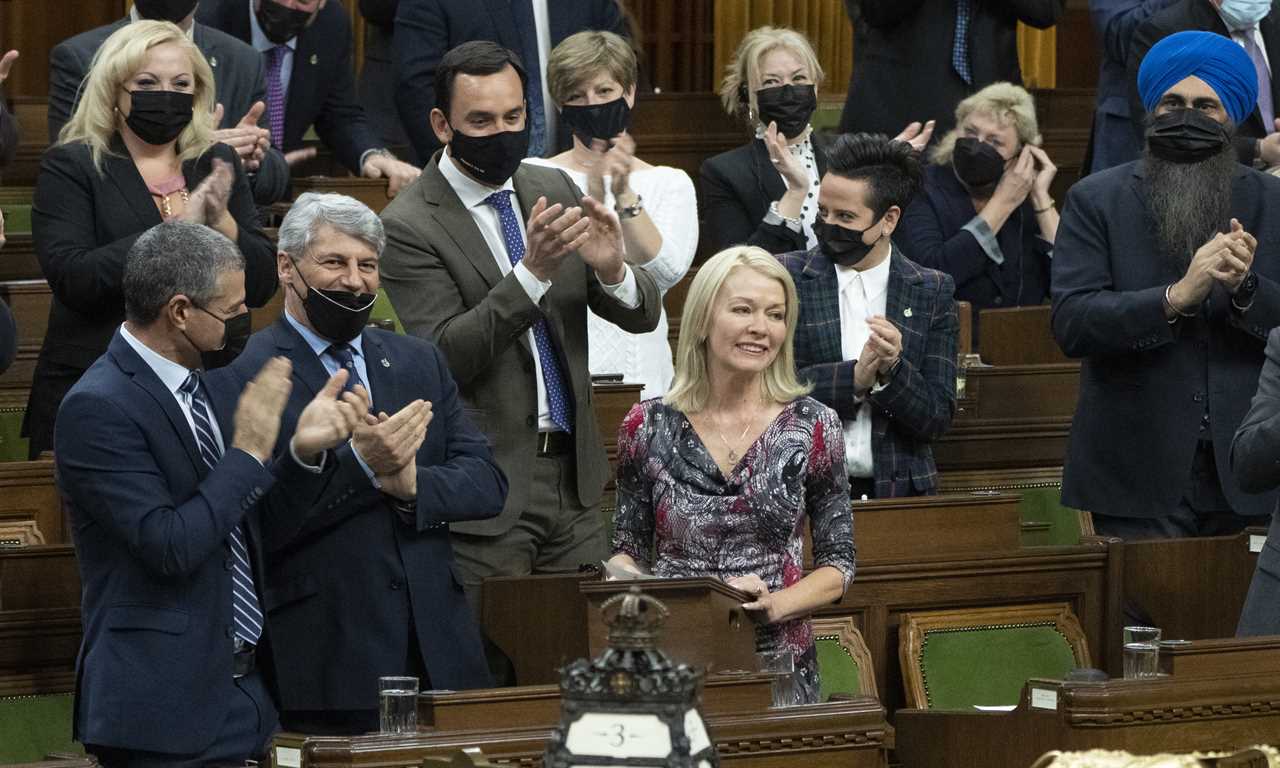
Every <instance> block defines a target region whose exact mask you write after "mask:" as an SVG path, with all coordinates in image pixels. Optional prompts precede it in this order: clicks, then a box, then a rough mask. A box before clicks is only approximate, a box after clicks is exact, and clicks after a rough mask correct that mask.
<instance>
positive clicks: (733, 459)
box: [715, 413, 760, 466]
mask: <svg viewBox="0 0 1280 768" xmlns="http://www.w3.org/2000/svg"><path fill="white" fill-rule="evenodd" d="M759 415H760V414H759V413H754V414H752V415H751V418H750V419H747V424H746V426H744V427H743V428H742V434H740V435H738V439H737V440H735V441H733V442H732V443H730V442H729V441H728V440H726V439H725V436H724V432H723V431H721V429H720V424H719V423H717V424H716V425H715V428H716V435H717V436H719V438H720V442H722V443H724V447H725V448H728V449H729V463H730V464H732V465H734V466H737V464H738V459H739V458H741V457H740V456H738V450H737V448H736V446H737V445H738V444H739V443H741V442H742V440H743V438H745V437H746V436H747V430H749V429H751V425H752V424H754V423H755V421H756V418H757V417H758V416H759Z"/></svg>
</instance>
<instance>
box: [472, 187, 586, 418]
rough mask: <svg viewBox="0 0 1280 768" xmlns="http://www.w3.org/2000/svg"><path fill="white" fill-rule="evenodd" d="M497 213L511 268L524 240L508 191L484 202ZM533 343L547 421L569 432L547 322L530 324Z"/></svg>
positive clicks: (568, 413) (542, 319)
mask: <svg viewBox="0 0 1280 768" xmlns="http://www.w3.org/2000/svg"><path fill="white" fill-rule="evenodd" d="M484 201H485V203H487V204H488V205H492V206H493V207H494V208H495V209H496V210H497V211H498V221H499V222H500V223H501V224H502V240H503V242H505V243H506V245H507V257H508V258H510V259H511V264H512V266H515V265H516V264H519V263H520V260H521V259H523V258H524V238H522V237H520V230H521V225H520V219H518V218H516V212H515V211H514V210H512V208H511V190H509V189H500V190H498V191H497V192H494V193H493V194H492V195H489V196H488V197H486V198H485V199H484ZM533 340H534V341H535V342H537V345H538V362H540V363H541V364H542V384H543V386H544V387H545V388H546V390H547V402H548V404H550V406H551V420H552V421H554V422H555V423H556V426H558V427H560V428H561V429H563V430H564V431H565V432H572V431H573V407H572V406H571V404H570V396H569V390H568V389H567V388H566V387H565V384H564V372H563V371H561V370H560V360H559V358H557V357H556V348H555V346H554V345H553V343H552V341H551V331H550V330H549V329H548V328H547V319H546V318H545V317H540V318H538V322H536V323H534V324H533Z"/></svg>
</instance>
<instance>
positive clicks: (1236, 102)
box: [1127, 0, 1280, 166]
mask: <svg viewBox="0 0 1280 768" xmlns="http://www.w3.org/2000/svg"><path fill="white" fill-rule="evenodd" d="M1271 4H1272V0H1173V2H1172V3H1171V4H1169V5H1167V6H1165V7H1164V8H1162V9H1160V10H1158V11H1157V12H1155V13H1154V14H1152V15H1151V16H1150V17H1149V18H1147V20H1146V21H1144V22H1143V23H1141V24H1138V25H1137V28H1136V30H1135V31H1133V39H1132V41H1131V42H1130V43H1129V52H1128V57H1127V62H1128V73H1129V89H1130V92H1131V93H1130V102H1129V103H1130V107H1129V114H1130V119H1131V121H1132V125H1133V130H1134V132H1135V137H1136V138H1137V140H1138V142H1139V144H1138V146H1141V140H1142V137H1143V135H1144V134H1145V132H1146V128H1147V124H1146V120H1147V116H1148V115H1149V114H1150V113H1151V111H1152V108H1153V106H1154V104H1153V103H1152V101H1151V98H1152V96H1151V93H1152V91H1154V92H1155V96H1154V98H1157V99H1158V98H1159V96H1160V94H1161V93H1164V91H1165V90H1166V89H1167V88H1168V86H1169V85H1172V83H1169V82H1164V80H1165V78H1166V77H1168V76H1169V75H1170V73H1173V72H1179V71H1182V69H1183V68H1182V66H1181V65H1180V62H1181V61H1183V60H1185V59H1187V58H1188V57H1190V58H1191V59H1192V60H1195V61H1197V62H1198V64H1197V66H1198V67H1200V68H1203V69H1204V70H1205V71H1206V72H1208V73H1211V74H1209V75H1208V77H1207V78H1206V81H1208V79H1214V78H1217V80H1216V82H1215V83H1214V84H1213V88H1214V89H1215V90H1217V91H1218V92H1219V95H1220V96H1221V97H1222V101H1223V104H1224V105H1228V104H1229V105H1230V108H1231V110H1232V114H1231V122H1233V123H1235V127H1236V135H1235V138H1234V140H1233V144H1234V146H1235V148H1236V156H1237V158H1238V159H1239V160H1240V162H1242V163H1245V164H1255V163H1256V164H1257V165H1265V166H1269V165H1280V133H1277V132H1276V105H1277V104H1280V91H1276V90H1275V88H1274V87H1275V86H1276V85H1280V84H1277V83H1273V82H1272V79H1271V63H1270V58H1274V57H1275V56H1277V55H1280V13H1276V14H1272V13H1271ZM1189 31H1196V32H1209V33H1213V34H1212V36H1209V35H1203V34H1198V35H1192V36H1189V37H1188V36H1185V33H1186V32H1189ZM1171 37H1176V38H1178V39H1179V43H1178V44H1177V45H1173V46H1170V45H1164V46H1161V55H1160V59H1161V61H1160V62H1158V63H1157V65H1156V66H1155V67H1154V68H1149V67H1147V66H1146V64H1145V62H1146V60H1147V57H1148V55H1149V51H1152V50H1154V46H1155V45H1156V44H1157V43H1160V42H1162V41H1164V40H1166V39H1169V38H1171ZM1232 48H1235V49H1238V50H1232ZM1239 53H1243V54H1244V55H1243V56H1240V55H1229V56H1228V54H1239ZM1228 61H1230V62H1231V63H1229V64H1228V63H1226V62H1228ZM1139 70H1143V71H1145V72H1146V73H1147V75H1146V77H1145V78H1141V79H1140V78H1139ZM1246 81H1251V82H1252V85H1249V84H1248V83H1247V82H1246ZM1219 86H1223V87H1222V88H1220V87H1219ZM1249 91H1252V92H1253V93H1254V95H1253V97H1251V98H1248V97H1247V93H1248V92H1249Z"/></svg>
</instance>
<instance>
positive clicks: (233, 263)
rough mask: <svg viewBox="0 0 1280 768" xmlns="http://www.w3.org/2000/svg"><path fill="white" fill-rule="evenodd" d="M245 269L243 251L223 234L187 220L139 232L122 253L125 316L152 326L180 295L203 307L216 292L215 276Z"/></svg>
mask: <svg viewBox="0 0 1280 768" xmlns="http://www.w3.org/2000/svg"><path fill="white" fill-rule="evenodd" d="M227 271H240V272H243V271H244V256H242V255H241V254H240V250H239V249H238V248H236V244H235V243H233V242H231V241H230V240H228V239H227V238H226V236H224V235H223V234H222V233H220V232H218V231H216V230H214V229H211V228H209V227H206V226H204V225H203V224H195V223H192V222H189V221H177V220H173V221H166V222H164V223H163V224H157V225H155V226H154V227H152V228H151V229H148V230H147V231H145V232H143V233H142V234H141V235H140V236H139V237H138V239H137V240H135V241H134V243H133V245H132V246H131V247H130V248H129V253H128V255H127V256H126V257H125V263H124V286H123V288H124V316H125V318H127V319H128V320H129V322H131V323H134V324H136V325H150V324H151V323H154V322H155V321H156V320H157V319H158V318H159V317H160V313H161V312H163V311H164V308H165V306H167V305H168V304H169V300H170V299H172V298H173V297H174V296H177V295H178V294H182V295H184V296H186V297H187V298H188V299H191V302H192V303H193V304H195V305H196V306H200V307H203V306H205V305H206V304H208V303H209V302H210V301H213V299H214V297H215V296H216V295H217V292H218V276H219V275H221V274H222V273H223V272H227Z"/></svg>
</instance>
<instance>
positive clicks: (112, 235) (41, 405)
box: [26, 137, 278, 456]
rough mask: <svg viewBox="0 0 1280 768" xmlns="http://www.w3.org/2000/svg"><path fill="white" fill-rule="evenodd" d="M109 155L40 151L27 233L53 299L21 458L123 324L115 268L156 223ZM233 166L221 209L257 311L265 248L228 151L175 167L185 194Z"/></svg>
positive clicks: (138, 186)
mask: <svg viewBox="0 0 1280 768" xmlns="http://www.w3.org/2000/svg"><path fill="white" fill-rule="evenodd" d="M113 146H114V154H111V155H108V156H107V157H106V158H104V160H103V166H102V171H101V172H99V171H98V170H97V169H96V168H94V166H93V159H92V157H91V155H90V153H89V148H88V146H87V145H84V144H80V143H75V144H62V145H58V146H54V147H52V148H51V149H49V151H48V152H46V153H45V156H44V159H43V160H42V161H41V164H40V175H39V176H38V177H37V178H36V189H35V195H34V198H33V204H32V208H31V234H32V239H33V240H34V241H35V243H36V257H37V258H38V259H39V260H40V269H41V271H42V272H43V273H44V276H45V279H46V280H48V281H49V288H50V290H52V292H53V301H52V305H51V307H50V308H49V329H48V331H46V332H45V336H44V345H43V346H42V347H41V349H40V358H39V360H38V361H37V363H36V372H35V376H34V378H33V381H32V385H31V400H30V401H29V403H28V406H27V416H26V418H27V422H26V428H27V432H28V434H29V435H30V437H31V453H32V455H33V456H36V455H39V451H41V450H47V449H49V448H50V447H52V442H51V441H52V437H53V420H54V415H55V414H56V413H57V409H58V403H59V402H61V400H62V396H63V395H64V394H65V393H66V391H67V389H69V388H70V386H71V384H73V383H75V380H76V379H77V378H79V376H80V374H81V373H83V372H84V370H85V369H87V368H88V367H89V366H90V365H92V364H93V361H94V360H96V359H97V358H98V356H99V355H101V354H102V353H103V352H104V351H106V349H107V342H109V341H110V340H111V335H112V334H113V333H114V332H115V329H116V328H117V327H118V326H119V325H120V323H121V322H123V321H124V293H123V290H122V282H123V280H124V265H125V259H126V256H127V255H128V253H129V248H130V247H132V246H133V243H134V241H135V240H137V239H138V235H140V234H142V233H143V232H144V231H146V230H147V229H150V228H151V227H153V226H155V225H156V224H159V223H160V222H161V217H160V211H159V210H158V209H157V208H156V204H155V202H153V199H152V197H151V193H150V192H148V191H147V187H146V183H145V182H143V180H142V176H141V175H140V174H139V173H138V168H137V166H135V165H134V163H133V159H132V158H131V157H129V153H128V151H127V150H126V149H125V148H124V145H123V144H122V143H121V142H120V141H119V139H118V137H117V140H116V142H115V143H114V145H113ZM214 158H221V159H222V160H225V161H226V162H228V163H231V164H232V166H233V167H234V169H235V174H236V180H235V186H234V187H233V188H232V191H231V198H230V200H229V201H228V203H227V208H228V210H229V211H230V212H231V215H232V217H234V218H235V220H236V224H238V225H239V230H240V237H239V239H238V240H237V242H236V245H238V246H239V247H240V252H241V253H243V254H244V258H245V292H246V303H248V305H249V306H251V307H261V306H263V305H264V304H266V303H267V302H268V301H269V300H270V299H271V297H272V295H274V294H275V292H276V286H277V284H278V280H277V277H276V258H275V248H274V246H273V245H272V244H271V241H270V240H268V239H267V237H266V235H264V234H263V233H262V230H261V229H260V228H259V227H258V212H257V209H256V208H255V207H254V204H253V196H252V194H251V193H250V192H249V184H248V181H246V180H245V177H244V174H243V173H242V172H241V170H240V160H239V158H237V157H236V154H235V151H234V150H232V149H231V147H228V146H227V145H225V144H215V145H213V147H212V148H210V149H209V150H208V151H207V152H205V154H204V155H202V156H201V157H199V158H197V159H196V160H193V161H188V162H186V163H183V166H182V172H183V175H184V176H185V177H186V180H187V188H188V189H195V188H196V186H197V185H198V184H199V183H200V181H201V180H203V179H204V177H205V176H208V175H209V172H210V171H211V170H212V167H213V159H214Z"/></svg>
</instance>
